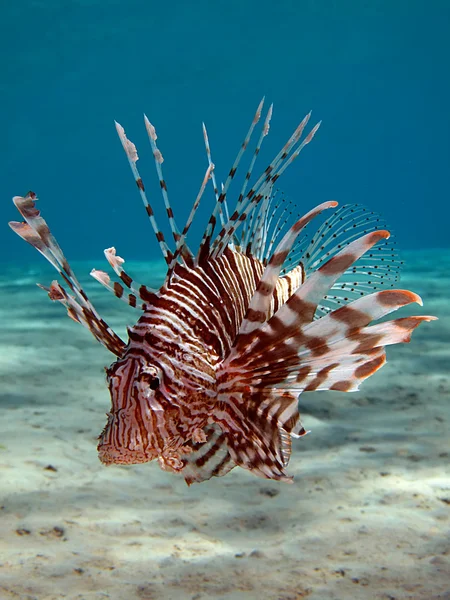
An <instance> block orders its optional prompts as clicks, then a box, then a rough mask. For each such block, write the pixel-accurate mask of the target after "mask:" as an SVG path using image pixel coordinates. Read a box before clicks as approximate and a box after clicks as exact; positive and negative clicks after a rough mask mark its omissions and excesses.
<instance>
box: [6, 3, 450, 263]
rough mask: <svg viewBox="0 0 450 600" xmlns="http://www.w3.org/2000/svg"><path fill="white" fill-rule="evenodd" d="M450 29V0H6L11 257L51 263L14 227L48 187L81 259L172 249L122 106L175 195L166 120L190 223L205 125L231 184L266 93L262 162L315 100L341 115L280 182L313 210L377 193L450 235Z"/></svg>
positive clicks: (316, 108) (369, 199)
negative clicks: (26, 200)
mask: <svg viewBox="0 0 450 600" xmlns="http://www.w3.org/2000/svg"><path fill="white" fill-rule="evenodd" d="M449 40H450V2H448V1H447V0H434V1H433V0H432V1H430V0H428V1H426V2H425V1H421V0H370V1H369V0H367V1H366V0H353V1H349V0H340V1H338V0H328V1H320V0H314V1H313V0H294V1H286V0H281V1H278V2H275V1H271V2H269V1H267V0H258V1H255V0H226V1H222V0H195V1H194V2H185V1H179V2H173V1H171V2H161V1H158V2H156V1H153V0H113V1H111V0H110V1H106V0H96V1H88V0H85V1H82V0H79V1H76V2H74V1H68V0H45V1H44V0H41V1H40V2H39V1H31V0H28V1H24V0H23V1H21V0H16V1H15V2H8V3H7V2H2V3H1V7H0V61H1V63H0V85H1V88H0V109H1V110H0V121H1V138H0V197H1V204H0V206H1V209H0V217H1V222H2V235H1V236H0V250H1V253H0V256H1V258H2V259H3V260H9V261H12V260H17V261H29V260H34V259H35V258H36V259H37V253H35V251H34V250H32V249H30V248H28V247H27V245H26V244H25V243H23V242H22V241H20V240H19V239H18V238H17V237H16V236H14V234H13V233H12V232H10V231H9V229H8V228H7V227H6V221H7V220H9V219H15V218H17V216H16V211H15V209H14V207H13V205H12V203H11V201H10V198H11V197H12V196H13V195H15V194H24V193H25V192H27V191H28V190H29V189H33V190H34V191H35V192H37V194H38V195H39V196H40V198H41V200H40V203H39V208H40V209H41V210H42V212H43V214H44V217H45V218H46V219H47V220H48V221H49V223H50V224H51V226H52V230H53V232H54V233H55V235H56V236H57V238H58V240H59V241H60V243H61V245H62V246H63V248H64V250H65V251H66V254H67V255H68V257H69V258H70V257H73V258H80V259H82V258H94V257H96V259H95V266H97V267H101V266H102V260H101V258H102V254H101V253H102V250H103V248H105V247H108V246H111V245H115V246H116V247H117V250H118V252H119V253H120V254H121V255H123V256H124V257H125V258H128V259H131V258H133V259H147V258H148V259H152V258H155V257H158V256H159V255H158V249H157V246H156V243H155V242H154V240H153V238H152V234H151V230H150V227H149V225H148V223H147V220H146V217H145V213H144V211H143V208H142V205H141V201H140V198H139V195H138V193H137V190H136V189H135V185H134V183H133V180H132V176H131V172H130V171H129V167H128V164H127V161H126V158H125V155H124V154H123V151H122V148H121V146H120V143H119V141H118V139H117V136H116V132H115V129H114V126H113V119H117V120H118V121H119V122H120V123H122V125H123V126H124V127H125V129H126V131H127V133H128V135H129V137H130V138H131V139H132V140H133V141H134V142H135V143H136V144H137V146H138V149H139V150H140V155H141V159H142V160H141V161H140V163H139V165H140V168H141V172H142V175H143V177H144V181H145V182H146V186H147V189H148V191H149V194H150V196H152V197H153V199H154V203H156V204H157V205H158V206H159V207H161V206H162V202H161V200H160V196H159V187H158V182H157V179H156V175H155V172H154V165H153V162H152V157H151V152H150V147H149V144H148V140H147V137H146V133H145V129H144V125H143V121H142V113H143V112H144V111H145V112H146V113H147V115H148V116H149V118H150V120H152V122H153V123H154V124H155V125H156V128H157V131H158V134H159V146H160V149H161V151H162V153H163V155H164V158H165V163H164V170H165V177H166V180H167V183H168V187H169V194H170V197H171V199H172V203H173V205H174V208H175V211H176V214H180V213H181V216H180V217H179V219H178V220H179V221H180V222H181V225H182V224H183V223H184V219H185V217H186V215H187V212H188V210H189V208H190V205H191V203H192V201H193V199H194V198H195V195H196V194H197V191H198V187H199V185H200V182H201V179H202V177H203V174H204V170H205V168H206V157H205V153H204V149H203V139H202V134H201V122H202V120H205V122H206V123H207V125H208V130H209V135H210V141H211V145H212V150H213V159H214V162H215V164H216V175H217V177H218V178H219V180H220V179H223V178H224V177H225V176H226V174H227V172H228V169H229V167H230V165H231V162H232V160H233V158H234V155H235V153H236V151H237V150H238V147H239V144H240V143H241V141H242V137H243V135H244V133H245V132H246V130H247V127H248V125H249V122H250V120H251V118H252V115H253V112H254V110H255V108H256V105H257V103H258V101H259V100H260V98H261V97H262V96H263V95H264V94H265V95H266V97H267V100H268V101H269V102H271V101H273V102H274V105H275V107H274V117H273V120H272V127H271V132H270V136H269V137H268V138H267V139H266V142H265V148H264V150H265V152H263V153H262V158H261V162H259V167H260V169H263V168H264V167H265V166H266V164H267V159H270V158H271V157H272V155H273V154H275V153H276V152H277V151H278V149H279V147H280V145H281V144H283V143H284V142H285V140H286V138H287V137H288V135H290V133H291V132H292V130H293V129H294V127H295V126H296V125H297V123H298V122H299V120H300V119H301V118H302V117H303V115H304V114H305V113H306V112H308V111H309V110H310V109H313V119H316V120H318V119H323V125H322V128H321V129H320V131H319V134H318V135H317V136H316V138H315V140H314V143H313V144H311V145H310V146H309V147H308V149H307V150H306V151H305V153H304V154H303V155H302V157H301V158H300V159H299V160H298V161H297V162H296V163H294V165H293V167H292V169H290V170H289V171H288V173H286V175H285V176H283V179H281V180H280V182H279V183H280V188H282V189H283V190H284V191H285V192H286V194H287V195H288V196H289V197H290V198H291V199H295V200H296V201H297V202H298V203H299V204H300V206H301V208H304V210H305V211H306V210H307V209H309V208H310V207H311V206H312V205H314V204H317V203H318V202H322V201H324V200H328V199H336V200H338V201H340V202H341V203H345V202H363V203H365V204H366V205H368V206H370V207H371V208H374V209H377V210H379V211H381V212H382V213H383V214H384V216H385V217H386V219H387V220H388V222H389V223H390V224H391V225H392V227H393V229H394V230H395V231H396V233H397V236H398V239H399V242H400V244H401V246H403V247H405V248H424V247H443V246H449V245H450V235H449V233H448V230H449V223H450V208H449V200H450V195H449V179H450V178H449V171H450V168H449V167H450V126H449V125H450V123H449V121H450V117H449V111H450V84H449V82H450V77H449V72H450V41H449ZM257 170H259V169H257ZM236 187H237V188H239V187H240V186H239V185H237V186H236ZM235 191H236V193H237V192H238V191H239V189H237V190H236V189H235ZM212 201H213V198H212V191H210V193H209V195H208V196H207V198H205V200H204V203H203V210H202V216H203V218H201V219H200V222H197V223H196V229H195V231H194V233H195V238H197V237H198V236H199V235H200V232H201V230H202V228H203V225H204V219H206V217H207V214H209V209H210V208H211V207H212ZM161 214H163V211H161ZM160 220H161V221H163V218H160ZM33 253H35V254H36V256H34V254H33Z"/></svg>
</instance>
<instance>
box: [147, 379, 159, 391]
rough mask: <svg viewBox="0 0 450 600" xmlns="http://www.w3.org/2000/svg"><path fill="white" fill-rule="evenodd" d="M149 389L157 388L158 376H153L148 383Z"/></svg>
mask: <svg viewBox="0 0 450 600" xmlns="http://www.w3.org/2000/svg"><path fill="white" fill-rule="evenodd" d="M149 386H150V389H151V390H157V389H158V388H159V377H154V378H153V379H152V381H150V383H149Z"/></svg>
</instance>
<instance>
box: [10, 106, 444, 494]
mask: <svg viewBox="0 0 450 600" xmlns="http://www.w3.org/2000/svg"><path fill="white" fill-rule="evenodd" d="M262 107H263V103H262V102H261V104H260V105H259V106H258V109H257V111H256V113H255V116H254V118H253V121H252V123H251V126H250V128H249V130H248V133H247V135H246V137H245V139H244V141H243V143H242V145H241V148H240V150H239V152H238V154H237V157H236V160H235V162H234V164H233V166H232V168H231V170H230V172H229V175H228V177H227V178H226V180H225V183H224V184H223V186H222V188H221V191H220V192H219V188H218V186H217V183H216V180H215V175H214V164H213V162H212V157H211V150H210V146H209V140H208V136H207V133H206V128H205V127H203V135H204V140H205V147H206V153H207V158H208V168H207V170H206V173H205V176H204V179H203V182H202V184H201V187H200V191H199V194H198V196H197V198H196V199H195V202H194V204H193V207H192V210H191V213H190V214H189V217H188V219H187V221H186V224H185V226H184V228H183V229H179V228H178V226H177V224H176V222H175V218H174V214H173V210H172V208H171V205H170V203H169V198H168V192H167V185H166V182H165V180H164V178H163V174H162V167H161V165H162V162H163V158H162V154H161V152H160V151H159V149H158V147H157V145H156V140H157V136H156V131H155V128H154V127H153V126H152V125H151V123H150V122H149V121H148V119H147V118H146V117H145V126H146V129H147V132H148V135H149V140H150V144H151V147H152V151H153V155H154V158H155V165H156V171H157V174H158V178H159V183H160V188H161V191H162V196H163V201H164V204H165V207H166V211H167V216H168V220H169V225H170V229H171V233H172V236H173V240H174V244H175V247H174V248H173V247H172V248H171V247H170V245H169V243H168V242H167V241H166V239H165V237H164V235H163V233H162V231H161V230H160V228H159V227H158V224H157V222H156V219H155V216H154V211H153V208H152V206H151V204H150V202H149V200H148V198H147V193H146V189H145V186H144V183H143V180H142V178H141V176H140V174H139V172H138V169H137V166H136V163H137V161H138V154H137V151H136V148H135V146H134V144H133V143H132V142H131V141H130V140H129V139H128V138H127V137H126V135H125V131H124V130H123V128H122V127H121V126H120V125H119V124H116V128H117V131H118V134H119V137H120V140H121V142H122V145H123V148H124V150H125V152H126V155H127V158H128V161H129V164H130V167H131V170H132V172H133V175H134V178H135V181H136V184H137V187H138V190H139V193H140V195H141V198H142V201H143V203H144V206H145V210H146V213H147V216H148V218H149V220H150V224H151V226H152V228H153V231H154V233H155V236H156V239H157V241H158V243H159V246H160V248H161V251H162V254H163V257H164V260H165V261H166V264H167V274H166V278H165V281H164V284H163V285H162V287H161V288H160V289H151V288H149V287H147V286H146V285H143V284H140V283H138V282H137V281H135V280H134V279H133V278H132V277H131V276H130V275H129V274H128V273H127V272H126V271H125V270H124V266H123V265H124V260H123V259H122V258H120V257H119V256H118V255H117V254H116V250H115V248H108V249H107V250H105V256H106V258H107V260H108V262H109V264H110V266H111V268H112V270H113V271H114V273H115V280H114V281H113V280H112V278H111V276H110V275H109V274H108V273H106V272H103V271H98V270H93V271H92V273H91V274H92V276H93V277H94V278H95V279H96V280H97V281H99V282H100V283H101V284H102V285H104V286H105V287H106V288H107V289H108V290H110V291H111V292H112V293H113V294H114V295H115V296H116V297H118V298H120V299H121V300H122V301H125V302H126V303H127V304H129V305H131V306H133V307H134V308H136V309H137V310H139V311H141V312H142V314H141V316H140V318H139V319H138V320H137V323H136V325H134V326H133V327H131V328H129V329H128V338H129V339H128V340H127V342H125V341H124V340H122V339H121V338H120V337H119V336H118V335H117V334H116V333H115V332H114V331H113V330H112V329H111V327H109V326H108V324H107V323H106V322H105V321H104V320H103V319H102V318H101V316H100V315H99V314H98V313H97V311H96V309H95V307H94V306H93V304H92V303H91V301H90V300H89V298H88V296H87V294H86V293H85V291H84V290H83V289H82V287H81V285H80V283H79V281H78V280H77V278H76V276H75V274H74V272H73V271H72V269H71V267H70V264H69V263H68V261H67V259H66V258H65V256H64V254H63V252H62V250H61V248H60V246H59V244H58V243H57V241H56V239H55V238H54V237H53V235H52V233H51V232H50V229H49V227H48V225H47V223H46V221H45V220H44V219H43V218H42V217H41V214H40V211H39V210H38V209H37V207H36V200H37V198H36V195H35V194H34V193H33V192H29V193H28V194H27V195H26V196H24V197H21V196H16V197H15V198H14V199H13V200H14V203H15V205H16V207H17V209H18V210H19V212H20V214H21V215H22V218H23V221H22V222H11V223H10V226H11V228H12V229H13V231H14V232H15V233H17V234H18V235H19V236H20V237H21V238H22V239H24V240H25V241H26V242H28V243H29V244H31V245H32V246H33V247H35V248H36V249H37V250H38V251H39V252H40V253H41V254H42V255H43V256H44V257H45V258H46V259H47V260H48V261H49V262H50V263H51V264H52V265H53V266H54V267H55V269H56V270H57V271H58V272H59V274H60V276H61V278H62V279H63V281H64V284H63V285H61V284H60V283H58V282H57V281H53V282H52V284H51V285H50V286H49V287H46V288H44V289H45V290H46V291H47V292H48V294H49V297H50V299H51V300H54V301H58V302H60V303H61V304H63V305H64V306H65V308H66V309H67V312H68V315H69V316H70V317H71V318H72V319H73V320H74V321H76V322H78V323H80V324H82V325H83V326H85V327H86V328H87V329H89V331H90V332H91V333H92V335H93V336H94V337H95V339H96V340H98V341H99V342H100V343H101V344H103V345H104V346H105V347H106V348H107V349H108V350H110V351H111V352H112V353H113V354H114V355H115V357H116V361H115V362H114V363H113V364H112V365H111V366H110V367H109V368H107V369H106V374H107V382H108V386H109V391H110V394H111V403H112V407H111V411H110V413H109V414H108V421H107V424H106V427H105V428H104V430H103V432H102V434H101V435H100V438H99V444H98V451H99V456H100V459H101V461H102V462H104V463H105V464H133V463H143V462H147V461H151V460H153V459H157V460H158V461H159V464H160V466H161V467H162V468H163V469H164V470H167V471H172V472H175V473H181V474H182V476H183V477H184V478H185V480H186V482H187V483H188V484H191V483H193V482H201V481H205V480H207V479H210V478H211V477H213V476H223V475H225V474H226V473H228V472H229V471H230V470H231V469H232V468H233V467H235V466H240V467H242V468H245V469H247V470H249V471H251V472H252V473H253V474H255V475H258V476H260V477H264V478H269V479H276V480H280V481H286V482H290V481H291V480H292V478H291V477H290V476H289V475H288V474H287V473H286V467H287V465H288V462H289V460H290V455H291V440H292V438H297V437H300V436H303V435H305V433H306V431H305V429H304V428H303V425H302V424H301V421H300V415H299V412H298V399H299V396H300V394H302V393H306V392H310V391H315V390H336V391H341V392H349V391H355V390H357V389H358V387H359V385H360V383H361V382H362V381H364V380H365V379H366V378H367V377H370V376H371V375H373V374H374V373H375V372H376V371H377V370H378V369H379V368H380V367H382V366H383V364H384V362H385V360H386V353H385V348H386V346H388V345H392V344H397V343H400V342H408V341H409V340H410V337H411V334H412V332H413V330H414V329H415V328H416V327H417V326H418V325H420V324H421V323H422V322H423V321H430V320H433V319H434V318H435V317H431V316H412V317H407V318H399V319H395V320H390V321H382V322H377V321H378V320H379V319H382V318H383V317H385V316H386V315H388V314H389V313H391V312H393V311H395V310H397V309H399V308H401V307H403V306H405V305H408V304H410V303H413V302H417V303H419V304H421V299H420V297H419V296H417V294H414V293H413V292H410V291H408V290H401V289H393V288H394V286H395V284H396V282H397V280H398V275H399V269H400V266H401V261H400V260H399V258H398V255H397V251H396V249H395V245H394V244H393V243H392V239H389V235H390V234H389V232H388V231H387V230H386V229H385V226H384V223H383V220H382V219H381V218H380V217H379V215H377V214H376V213H374V212H371V211H369V210H367V209H366V208H364V207H362V206H360V205H344V206H343V207H341V208H339V209H337V210H336V211H335V212H334V213H333V212H332V216H330V217H326V219H325V220H324V221H323V223H322V224H321V225H320V226H319V227H318V228H316V229H315V230H313V232H312V233H311V234H310V235H309V236H308V234H307V231H308V228H310V227H311V226H310V222H311V221H313V220H314V219H316V217H318V216H319V215H320V214H321V213H323V212H324V211H329V210H330V209H334V208H335V207H336V206H337V203H336V202H334V201H331V202H324V203H323V204H320V205H319V206H317V207H315V208H313V209H312V210H310V211H309V212H307V213H306V214H304V215H303V216H301V215H298V218H297V220H295V218H291V217H290V215H291V213H293V212H295V211H296V209H295V206H293V205H292V204H290V203H289V202H287V201H286V200H285V199H283V198H281V200H280V198H279V196H277V195H276V193H274V192H273V185H274V183H275V182H276V181H277V180H278V178H279V177H280V175H282V173H283V172H284V171H285V169H286V168H287V167H288V166H289V165H291V164H292V162H293V161H294V160H295V159H296V157H297V156H298V155H299V154H300V152H301V151H302V150H303V148H304V147H305V146H306V145H307V144H309V142H310V141H311V140H312V138H313V136H314V134H315V133H316V131H317V129H318V126H319V124H318V125H316V126H315V127H313V129H312V130H311V131H310V133H309V134H308V135H306V137H305V138H303V137H302V136H303V131H304V129H305V127H306V125H307V123H308V120H309V115H307V116H306V117H305V118H304V119H303V120H302V121H301V123H300V124H299V125H298V127H297V128H296V130H295V131H294V133H293V134H292V135H291V137H290V138H289V139H288V141H287V142H286V144H285V145H284V146H283V147H282V148H281V150H280V151H279V152H278V154H277V155H276V156H275V157H274V158H273V160H272V161H271V162H270V164H269V165H268V166H267V167H266V169H265V170H264V171H263V173H262V174H261V175H260V177H259V178H257V179H256V181H255V182H254V183H253V184H252V185H251V187H250V188H249V185H250V181H251V180H252V173H253V167H254V164H255V161H256V158H257V156H258V155H259V151H260V148H261V145H262V142H263V140H264V138H265V137H266V135H267V133H268V131H269V123H270V119H271V116H272V107H270V108H269V110H268V112H267V115H266V117H265V120H264V125H263V128H262V131H261V133H260V136H259V139H258V141H257V144H256V147H255V150H254V153H253V157H252V159H251V161H250V166H249V167H248V170H247V173H246V175H245V179H244V183H243V185H242V187H241V191H240V193H239V195H238V196H237V200H236V204H235V207H234V210H233V211H229V210H228V203H227V198H228V197H229V188H230V185H231V183H232V182H233V180H234V178H235V174H236V171H237V169H238V166H239V164H240V162H241V159H242V156H243V154H244V152H245V150H246V149H247V147H248V145H249V142H250V139H251V136H252V133H253V131H254V129H255V127H256V125H257V123H258V122H259V120H260V117H261V111H262ZM210 180H211V181H212V184H213V188H214V193H215V198H216V201H215V205H214V209H213V211H212V213H211V216H210V219H209V221H208V224H207V226H206V229H205V233H204V235H203V238H202V241H201V243H200V247H199V250H198V252H197V253H193V252H192V251H191V250H190V248H189V247H188V245H187V241H186V240H187V234H188V232H189V228H190V226H191V224H192V222H193V220H194V217H195V214H196V211H197V209H198V207H199V204H200V200H201V198H202V196H203V193H204V191H205V188H206V186H207V184H208V182H209V181H210ZM217 229H218V231H217ZM215 232H216V233H215ZM374 322H375V323H374Z"/></svg>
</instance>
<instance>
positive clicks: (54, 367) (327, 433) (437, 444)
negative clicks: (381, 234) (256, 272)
mask: <svg viewBox="0 0 450 600" xmlns="http://www.w3.org/2000/svg"><path fill="white" fill-rule="evenodd" d="M407 258H408V266H407V269H406V271H407V273H406V276H404V278H403V280H402V284H401V286H399V287H403V288H408V289H412V290H414V291H416V292H418V293H420V294H421V295H422V297H423V299H424V303H425V306H424V307H423V308H421V307H413V309H411V310H409V311H408V310H407V311H399V312H398V313H397V315H398V316H401V315H405V314H410V313H411V312H416V313H419V314H420V313H421V314H434V315H437V316H439V318H440V320H439V321H438V322H433V323H426V324H424V325H422V326H421V327H420V328H419V330H417V331H416V332H415V334H414V336H413V340H412V343H411V344H404V345H401V346H397V347H390V348H388V364H387V365H386V366H385V367H384V368H383V369H382V370H381V371H379V372H378V373H377V374H376V375H375V376H374V377H373V378H372V379H370V380H369V381H367V382H366V383H365V384H363V386H362V389H361V391H359V392H356V393H353V394H342V393H337V392H335V393H330V392H316V393H310V394H305V395H304V396H302V397H301V402H300V405H301V412H302V415H303V422H304V425H305V427H306V428H307V429H311V430H312V433H311V434H310V435H308V436H306V437H305V438H303V439H300V440H296V441H295V442H294V450H293V456H292V459H291V463H290V466H289V469H288V470H289V472H290V473H291V474H292V475H294V476H295V482H294V485H285V484H281V483H277V482H270V481H265V480H262V479H258V478H256V477H254V476H252V475H250V474H249V473H247V472H245V471H244V470H242V469H234V470H233V471H232V472H231V473H230V474H229V475H227V476H226V477H224V478H221V479H214V480H211V481H209V482H206V483H203V484H200V485H193V486H192V487H191V488H188V487H187V486H186V484H185V483H184V481H183V480H181V479H179V478H177V477H176V476H174V475H172V474H169V473H164V472H162V471H161V470H160V469H159V468H158V465H157V464H146V465H140V466H132V467H119V466H115V467H108V468H107V467H105V466H103V465H101V464H100V462H99V461H98V459H97V453H96V438H97V436H98V434H99V433H100V431H101V430H102V428H103V426H104V424H105V412H106V411H107V410H109V394H108V391H107V389H106V386H105V382H104V372H103V367H104V365H106V364H109V363H110V362H111V360H112V357H111V355H109V354H108V353H107V352H106V351H105V350H104V349H102V348H101V347H100V346H99V345H98V344H97V343H96V342H95V341H94V340H93V339H92V338H91V337H90V334H89V333H88V332H87V331H86V330H84V329H83V328H82V327H80V326H77V325H76V324H75V323H73V322H72V321H70V320H69V319H67V317H66V316H65V312H64V310H63V309H62V307H60V306H58V305H56V304H52V303H50V301H49V300H48V299H47V298H46V296H45V294H44V293H43V292H42V291H40V290H39V289H37V288H36V287H35V286H34V283H35V282H36V281H41V282H42V283H48V282H49V281H51V280H52V279H53V278H54V274H53V273H52V272H51V271H49V270H46V268H45V267H42V268H41V267H40V266H38V265H36V266H34V265H33V266H32V267H30V266H27V267H18V266H16V267H4V268H3V274H2V276H1V279H0V299H1V303H0V312H1V323H2V326H1V331H0V369H1V381H2V386H1V391H0V410H1V412H0V415H1V418H0V600H10V599H21V600H22V599H23V600H59V599H70V600H75V599H77V600H102V599H106V598H110V599H114V600H158V599H174V600H175V599H184V598H186V599H190V600H205V599H207V598H218V599H221V600H248V599H253V598H256V599H258V600H264V599H280V600H294V599H300V598H308V600H328V599H334V600H347V599H353V598H354V599H358V600H359V599H364V600H372V599H373V600H378V599H380V600H403V599H407V598H408V599H414V600H419V599H423V600H435V599H438V598H439V599H446V600H450V541H449V540H450V520H449V517H450V514H449V513H450V476H449V471H450V469H449V462H450V461H449V457H450V443H449V440H450V435H449V422H450V403H449V396H450V343H449V340H450V304H449V300H448V298H449V292H450V253H448V252H447V253H444V252H438V251H428V252H425V253H419V252H416V253H411V254H410V255H409V256H408V257H407ZM90 266H94V265H89V267H88V266H87V265H85V264H79V265H77V269H76V271H77V273H82V272H84V273H87V272H88V271H89V268H90ZM95 266H100V265H95ZM134 268H135V270H136V269H138V270H139V268H140V269H141V271H142V270H143V266H142V265H134ZM135 270H134V271H133V269H130V271H131V272H135ZM87 291H88V293H89V295H90V296H92V298H93V300H94V301H95V303H96V305H97V307H98V310H99V312H101V314H102V315H103V316H104V317H105V318H106V319H107V320H108V321H110V323H111V325H112V326H113V327H116V328H117V329H118V330H119V333H122V332H123V330H124V324H125V323H126V322H127V321H128V323H129V324H132V323H133V319H134V320H136V315H137V313H134V312H133V313H131V309H127V307H125V306H124V305H122V304H121V303H120V302H119V301H117V300H115V299H114V298H109V297H108V293H107V291H105V290H103V289H101V288H100V286H98V288H97V284H96V283H95V282H92V283H88V284H87Z"/></svg>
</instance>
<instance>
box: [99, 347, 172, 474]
mask: <svg viewBox="0 0 450 600" xmlns="http://www.w3.org/2000/svg"><path fill="white" fill-rule="evenodd" d="M161 379H162V372H161V369H160V368H159V366H158V365H151V364H145V365H143V364H142V362H141V361H140V360H139V359H138V358H136V357H133V356H125V357H124V358H121V359H119V360H117V361H116V362H115V363H113V364H112V365H111V366H110V367H109V368H106V380H107V383H108V387H109V392H110V395H111V411H110V412H109V413H107V417H108V421H107V423H106V426H105V428H104V429H103V431H102V433H101V435H100V436H99V443H98V452H99V458H100V460H101V461H102V462H103V463H105V464H136V463H144V462H148V461H151V460H153V459H154V458H156V457H157V456H158V455H159V453H160V451H161V446H162V440H161V436H160V430H161V418H162V417H163V416H164V410H163V407H162V404H161V401H162V394H161V392H160V390H159V387H160V384H161Z"/></svg>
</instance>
